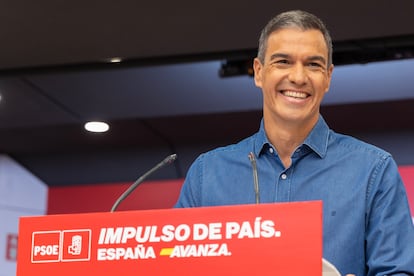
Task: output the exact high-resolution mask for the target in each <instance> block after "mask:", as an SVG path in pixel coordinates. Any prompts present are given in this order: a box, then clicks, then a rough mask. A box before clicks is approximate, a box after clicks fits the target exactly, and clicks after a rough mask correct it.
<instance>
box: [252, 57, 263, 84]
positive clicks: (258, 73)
mask: <svg viewBox="0 0 414 276" xmlns="http://www.w3.org/2000/svg"><path fill="white" fill-rule="evenodd" d="M262 69H263V65H262V63H261V62H260V60H259V59H258V58H255V59H254V60H253V70H254V83H255V84H256V86H257V87H262Z"/></svg>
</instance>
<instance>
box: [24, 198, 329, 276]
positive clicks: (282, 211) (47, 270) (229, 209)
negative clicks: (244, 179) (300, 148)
mask: <svg viewBox="0 0 414 276" xmlns="http://www.w3.org/2000/svg"><path fill="white" fill-rule="evenodd" d="M18 246H19V248H18V251H19V254H18V267H17V276H27V275H42V276H47V275H62V276H65V275H71V276H73V275H123V276H126V275H134V276H135V275H180V276H182V275H249V276H250V275H321V273H322V203H321V202H319V201H316V202H297V203H279V204H261V205H241V206H224V207H208V208H207V207H204V208H189V209H163V210H145V211H128V212H115V213H89V214H74V215H50V216H42V217H25V218H21V219H20V230H19V245H18ZM139 273H141V274H139Z"/></svg>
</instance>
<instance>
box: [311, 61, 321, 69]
mask: <svg viewBox="0 0 414 276" xmlns="http://www.w3.org/2000/svg"><path fill="white" fill-rule="evenodd" d="M309 66H310V67H318V68H321V67H322V65H321V64H319V63H317V62H311V63H309Z"/></svg>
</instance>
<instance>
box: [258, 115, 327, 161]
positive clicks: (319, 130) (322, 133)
mask: <svg viewBox="0 0 414 276" xmlns="http://www.w3.org/2000/svg"><path fill="white" fill-rule="evenodd" d="M328 139H329V127H328V125H327V124H326V122H325V120H324V119H323V117H322V115H321V116H319V119H318V121H317V123H316V125H315V126H314V128H313V129H312V130H311V132H310V133H309V135H308V137H306V139H305V141H304V142H303V145H306V146H308V147H309V148H310V149H311V150H313V151H314V152H315V153H316V154H318V155H319V157H320V158H324V157H325V155H326V151H327V148H328ZM270 145H271V143H270V142H269V140H268V139H267V136H266V132H265V130H264V122H263V119H262V120H261V122H260V129H259V131H258V132H257V133H256V139H255V142H254V148H253V151H254V153H255V155H256V156H259V155H260V154H261V153H262V152H263V151H265V150H267V149H268V148H269V146H270Z"/></svg>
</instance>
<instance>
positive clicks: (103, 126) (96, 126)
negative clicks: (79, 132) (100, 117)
mask: <svg viewBox="0 0 414 276" xmlns="http://www.w3.org/2000/svg"><path fill="white" fill-rule="evenodd" d="M85 129H86V130H87V131H90V132H107V131H108V130H109V125H108V124H107V123H105V122H99V121H91V122H87V123H86V124H85Z"/></svg>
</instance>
